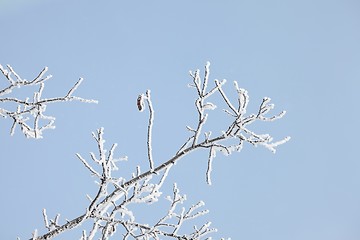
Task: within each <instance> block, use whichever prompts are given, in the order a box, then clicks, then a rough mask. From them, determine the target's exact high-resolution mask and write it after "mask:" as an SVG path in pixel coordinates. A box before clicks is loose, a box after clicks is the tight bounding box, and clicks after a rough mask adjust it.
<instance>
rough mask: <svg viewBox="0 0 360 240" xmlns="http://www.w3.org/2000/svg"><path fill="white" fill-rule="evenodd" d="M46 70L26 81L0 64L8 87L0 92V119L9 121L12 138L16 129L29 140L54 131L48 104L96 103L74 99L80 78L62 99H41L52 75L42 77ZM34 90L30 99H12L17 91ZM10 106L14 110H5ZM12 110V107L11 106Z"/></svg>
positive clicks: (8, 66) (80, 81)
mask: <svg viewBox="0 0 360 240" xmlns="http://www.w3.org/2000/svg"><path fill="white" fill-rule="evenodd" d="M47 71H48V68H47V67H45V68H44V69H43V70H42V71H41V72H40V73H39V74H38V75H37V76H36V77H35V78H34V79H33V80H26V79H23V78H21V77H20V75H19V74H17V73H16V72H15V70H14V69H13V68H12V67H11V66H10V65H7V68H5V67H3V66H2V65H0V72H1V73H2V74H3V75H4V77H5V79H6V81H7V84H6V87H4V88H2V89H0V104H1V103H2V105H0V116H2V117H4V118H7V117H8V118H10V119H12V121H13V123H12V126H11V128H10V134H11V135H13V134H14V132H15V128H16V126H19V127H20V129H21V131H22V132H23V134H24V135H25V136H26V137H28V138H42V137H43V131H44V130H47V129H54V128H55V125H54V122H55V117H54V116H47V115H45V111H46V108H47V106H48V104H50V103H55V102H66V101H74V100H76V101H81V102H86V103H97V101H96V100H92V99H84V98H81V97H77V96H74V95H73V93H74V92H75V91H76V89H77V88H78V87H79V86H80V84H81V83H82V81H83V79H82V78H80V79H79V80H78V81H77V82H76V83H75V85H74V86H73V87H72V88H71V89H70V90H69V91H68V92H67V93H66V94H65V96H63V97H54V98H42V94H43V91H44V88H45V82H46V81H47V80H49V79H51V77H52V76H51V75H47V76H46V75H45V74H46V72H47ZM25 87H37V88H38V90H37V91H35V92H34V94H33V96H32V98H31V97H30V96H27V97H24V99H20V98H17V97H14V96H11V94H12V93H14V92H16V90H17V89H19V88H25ZM5 104H7V105H6V106H8V105H9V104H15V105H16V107H15V109H14V107H13V108H12V109H6V106H5ZM10 108H11V107H10Z"/></svg>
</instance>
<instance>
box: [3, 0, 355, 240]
mask: <svg viewBox="0 0 360 240" xmlns="http://www.w3.org/2000/svg"><path fill="white" fill-rule="evenodd" d="M359 12H360V3H359V1H356V0H311V1H310V0H301V1H300V0H294V1H287V0H274V1H267V0H256V1H253V0H252V1H248V0H247V1H243V0H232V1H231V0H229V1H215V0H197V1H190V0H182V1H164V0H161V1H114V0H110V1H89V0H86V1H85V0H77V1H70V0H61V1H60V0H52V1H45V0H37V1H20V0H16V1H15V0H2V1H0V22H1V37H0V45H1V48H0V49H1V50H0V63H1V64H2V65H6V64H10V65H12V66H13V68H14V69H15V70H17V72H18V73H19V74H20V75H21V76H22V77H23V78H28V79H30V78H33V77H34V76H36V75H37V74H38V72H39V71H40V70H41V69H42V68H43V67H44V66H48V67H49V73H51V74H52V75H53V76H54V77H53V79H52V80H51V81H49V82H48V84H47V86H46V87H47V88H46V89H45V90H46V92H45V93H46V94H48V95H46V96H48V97H50V96H58V95H62V94H65V93H66V91H67V90H68V89H69V88H70V87H71V86H72V84H73V83H75V81H76V80H77V79H78V78H79V77H84V78H85V81H84V83H83V84H82V85H81V87H80V88H79V90H78V92H77V94H78V95H80V96H82V97H87V98H94V99H97V100H99V104H97V105H96V104H81V103H66V104H56V105H54V106H52V107H51V106H50V107H49V111H50V112H51V113H52V114H54V115H55V116H57V122H56V125H57V128H56V129H55V130H51V131H48V132H46V133H45V137H44V139H42V140H26V139H25V138H24V137H23V135H21V134H20V132H17V133H16V134H15V136H13V137H11V136H9V129H10V127H11V122H10V120H8V119H1V123H0V134H1V145H0V149H1V155H0V159H1V167H0V171H1V174H0V188H1V197H0V212H1V219H0V239H16V237H17V236H20V237H21V238H22V239H27V238H29V237H30V236H31V232H32V231H33V230H34V229H35V228H37V229H39V231H40V233H43V232H44V228H43V219H42V214H41V211H42V208H46V209H47V211H48V213H49V216H50V217H52V216H54V215H55V214H56V213H61V217H62V218H61V219H62V220H64V219H65V218H67V219H72V218H74V217H76V216H78V215H80V214H82V213H83V212H84V209H85V207H86V204H87V199H86V197H85V195H86V194H87V193H88V194H93V193H94V191H95V189H96V186H95V185H94V184H93V181H94V180H95V179H93V178H91V177H90V176H89V173H88V172H87V170H86V169H85V168H84V167H83V166H82V164H81V163H80V162H79V161H78V160H77V159H76V157H75V153H77V152H78V153H81V154H82V155H83V156H87V154H88V152H89V151H95V150H96V145H95V144H94V142H93V140H92V138H91V132H92V131H95V130H96V129H97V128H99V127H104V128H105V137H106V139H107V143H108V144H111V143H113V142H117V143H119V149H118V155H121V156H122V155H128V156H129V161H130V162H131V163H130V165H131V164H132V163H133V164H140V163H141V164H143V163H144V162H145V161H146V135H145V134H146V123H147V116H146V114H144V113H139V112H138V111H137V108H136V98H137V96H138V94H139V93H141V92H144V91H145V90H146V89H151V90H152V99H153V104H154V108H155V111H156V116H155V125H154V132H153V137H154V138H153V142H154V158H155V162H161V161H164V160H166V159H168V158H169V157H171V156H172V155H173V154H174V153H175V152H176V151H177V149H178V148H179V146H181V144H182V143H183V142H184V140H185V139H186V138H187V136H188V133H187V132H186V129H185V126H186V125H194V124H195V122H196V115H195V108H194V104H193V102H194V100H195V99H194V97H195V94H194V92H192V91H193V90H192V89H189V88H187V84H188V83H189V82H190V80H191V79H190V78H189V76H188V71H189V70H193V69H197V68H200V69H203V66H204V64H205V63H206V61H210V62H211V76H210V77H211V80H213V79H215V78H218V79H223V78H226V79H227V80H228V83H229V85H228V88H227V91H229V94H230V95H231V94H234V92H233V93H231V90H232V87H231V86H232V84H231V82H232V81H233V80H237V81H238V83H239V85H240V86H241V87H243V88H246V89H247V90H248V91H249V94H250V98H251V102H250V109H253V110H255V109H256V107H257V105H258V104H259V103H260V102H261V99H262V97H264V96H269V97H271V98H272V100H273V102H274V103H275V104H276V110H275V112H278V111H281V110H283V109H285V110H287V113H288V114H287V115H286V117H285V118H283V119H281V120H279V121H278V122H275V123H269V124H261V125H259V126H258V130H259V131H264V132H269V133H272V134H273V135H274V137H276V138H282V137H285V136H288V135H290V136H291V137H292V140H291V141H290V142H289V143H287V144H285V145H282V146H280V147H279V148H278V151H277V153H276V154H275V155H274V154H272V153H271V152H269V151H268V150H266V149H263V148H260V147H258V148H254V147H252V146H250V145H246V146H245V148H244V149H243V151H242V152H241V153H238V154H234V155H231V156H229V157H225V156H222V155H221V154H218V157H217V158H216V159H215V162H214V171H213V186H211V187H209V186H207V185H206V183H205V178H204V175H205V170H206V161H207V153H206V152H205V151H204V152H199V153H196V154H194V155H191V156H188V157H186V158H184V159H183V160H182V161H181V163H179V164H177V165H176V166H175V167H174V168H173V169H172V171H173V172H172V175H171V177H170V178H169V179H168V185H166V186H165V188H164V189H163V192H164V195H168V194H170V190H171V184H172V182H174V181H176V182H177V183H178V186H179V188H180V190H181V191H182V192H183V193H186V194H187V196H188V199H189V200H188V204H191V203H195V202H196V201H198V200H204V201H205V203H206V207H207V208H208V209H209V210H210V213H209V214H208V215H207V216H205V217H204V218H203V219H201V220H202V221H208V220H211V221H212V223H213V226H214V227H217V228H218V229H219V234H218V235H216V236H217V237H219V236H224V237H232V239H246V240H265V239H266V240H289V239H291V240H303V239H306V240H319V239H326V240H358V239H360V228H359V224H360V158H359V153H358V150H356V148H358V138H359V133H360V131H359V130H360V129H359V117H360V114H359V110H358V103H357V101H358V98H359V94H358V92H359V88H360V67H359V66H360V44H359V43H360V14H359ZM0 81H5V79H4V78H1V79H0ZM232 96H235V94H234V95H232ZM0 107H1V106H0ZM210 118H211V116H210ZM213 121H214V122H217V124H218V125H217V126H220V127H221V126H222V125H221V124H222V123H221V121H217V120H216V118H214V119H213ZM254 130H256V126H254ZM130 165H129V166H130ZM125 166H127V165H125ZM129 166H127V168H125V169H122V171H123V172H124V173H125V172H126V173H127V174H129V173H130V172H132V171H133V168H132V167H133V166H131V167H129ZM163 203H164V202H163ZM160 204H162V203H160ZM164 206H165V205H164ZM151 215H152V213H151V211H150V212H149V213H147V216H146V217H151ZM199 220H200V219H199ZM196 223H197V224H198V225H199V224H200V222H196ZM79 236H80V235H77V234H74V235H72V236H71V237H70V235H68V239H79ZM59 239H64V238H63V237H59Z"/></svg>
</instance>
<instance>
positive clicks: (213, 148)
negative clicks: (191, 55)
mask: <svg viewBox="0 0 360 240" xmlns="http://www.w3.org/2000/svg"><path fill="white" fill-rule="evenodd" d="M209 69H210V63H207V64H206V66H205V74H204V75H205V76H204V78H203V80H201V77H200V71H199V70H197V71H195V72H190V75H191V77H192V83H191V84H189V86H190V87H192V88H195V90H196V93H197V95H198V96H197V98H196V100H195V107H196V111H197V114H198V121H197V123H196V124H195V127H190V126H187V130H188V131H189V132H190V136H189V137H188V138H187V140H186V141H185V142H184V143H183V144H182V145H181V146H180V148H179V150H178V151H176V152H175V154H174V155H173V156H172V157H170V158H169V159H168V160H166V161H164V162H162V163H158V165H156V166H155V163H154V161H153V158H152V147H151V145H152V144H151V143H152V126H153V122H154V111H153V107H152V102H151V98H150V91H149V90H148V91H147V92H146V94H141V95H139V97H138V99H137V107H138V109H139V111H143V110H144V109H145V101H146V103H147V105H148V107H149V113H150V115H149V123H148V132H147V147H148V148H147V161H148V162H149V163H150V164H149V168H148V169H146V170H145V171H141V169H140V166H138V167H137V168H136V171H135V172H134V173H133V174H132V175H131V177H130V179H128V180H127V179H125V178H124V177H115V174H114V173H115V171H116V170H118V168H119V166H117V162H118V161H121V160H127V158H126V157H123V158H114V150H115V148H116V144H113V145H112V147H111V149H110V151H109V153H107V150H106V149H105V145H104V143H105V140H104V137H103V133H104V131H103V129H102V128H101V129H99V130H98V131H97V132H96V133H93V137H94V139H95V141H96V143H97V152H98V153H97V154H95V153H90V160H87V159H86V158H83V157H82V156H81V155H80V154H77V157H78V159H79V160H80V161H81V162H82V164H83V165H84V166H85V167H86V169H88V170H89V172H90V174H91V175H92V176H94V177H96V178H97V179H98V180H97V185H98V190H97V193H96V194H95V196H94V197H90V196H87V197H88V199H89V201H90V203H89V206H87V207H86V209H85V210H84V213H83V214H82V215H80V216H79V217H77V218H75V219H73V220H71V221H67V222H65V223H63V225H59V224H58V221H56V224H50V223H49V221H48V220H47V217H46V218H45V217H44V219H45V227H46V228H47V229H48V231H49V232H48V233H46V234H44V235H42V236H37V237H34V238H33V239H36V240H40V239H41V240H42V239H51V238H53V237H55V236H57V235H59V234H60V233H62V232H64V231H67V230H69V229H72V228H74V227H78V226H79V225H81V224H82V222H84V221H85V220H90V219H91V220H92V221H93V227H92V228H91V229H90V231H89V232H87V231H85V230H84V231H83V233H82V236H81V239H82V240H91V239H97V237H98V235H100V236H101V239H109V238H110V237H111V236H123V239H163V238H164V237H166V238H174V239H194V240H195V239H196V240H198V239H202V238H203V237H204V236H205V235H210V234H211V233H213V232H215V231H216V229H213V228H210V224H211V223H210V222H207V223H205V224H203V225H202V226H200V227H196V226H194V228H193V229H194V230H193V231H192V232H190V233H189V232H187V233H180V232H181V229H182V228H181V227H182V226H183V225H184V222H185V221H188V220H191V219H194V218H197V217H200V216H203V215H205V214H206V213H207V212H208V211H207V210H199V209H200V208H201V207H202V206H203V205H204V203H203V202H202V201H200V202H199V203H197V204H194V205H193V206H191V207H190V208H188V209H187V210H186V208H184V207H182V208H181V209H179V208H178V206H180V205H181V204H183V202H184V201H185V200H186V196H185V195H180V193H179V189H178V188H177V185H176V184H174V188H173V196H172V197H167V198H166V199H168V200H169V201H170V206H169V209H168V211H167V212H166V213H165V215H164V216H163V217H160V218H159V219H158V220H157V221H154V224H152V225H151V224H147V223H141V222H140V221H139V219H138V216H136V214H135V212H134V211H133V206H134V205H135V204H155V203H156V202H158V201H159V200H161V198H160V197H161V196H162V192H161V191H160V190H161V187H162V186H163V183H164V181H165V180H166V178H167V176H168V174H169V172H170V169H171V168H172V166H173V165H175V163H176V162H177V161H179V160H180V159H182V158H183V157H184V156H185V155H188V154H190V153H191V152H193V151H196V150H199V149H208V150H209V154H208V162H207V171H206V181H207V183H208V184H211V173H212V170H213V169H212V162H213V160H214V159H215V158H216V156H217V155H216V153H217V152H219V151H220V152H223V153H224V154H225V155H230V154H232V153H233V152H234V151H240V150H241V149H242V147H243V145H244V143H250V144H251V145H254V146H257V145H262V146H264V147H265V148H267V149H269V150H270V151H272V152H275V150H276V147H277V146H279V145H281V144H283V143H285V142H287V141H288V140H289V139H290V138H289V137H285V138H284V139H282V140H279V141H273V138H272V137H271V136H270V135H269V134H263V133H256V132H255V131H253V130H251V129H250V128H249V126H250V124H252V123H254V122H255V121H266V122H268V121H274V120H277V119H280V118H281V117H283V116H284V114H285V112H281V113H279V114H277V115H274V116H270V117H269V116H267V115H266V114H268V113H269V111H270V110H272V109H273V108H274V105H273V104H270V98H267V97H266V98H264V99H263V100H262V102H261V104H260V106H259V110H258V111H257V112H256V113H254V114H247V106H248V104H249V96H248V93H247V91H246V90H245V89H242V88H239V86H238V83H237V82H236V81H235V82H234V88H235V91H234V92H235V94H236V99H237V101H235V102H233V101H231V100H230V99H231V98H229V97H228V96H227V94H226V93H225V91H224V89H223V87H224V85H225V83H226V81H225V80H222V81H218V80H215V84H214V86H213V87H209V74H210V70H209ZM217 92H218V93H219V94H220V96H221V98H222V100H223V101H224V103H225V105H226V106H227V109H225V110H224V111H225V114H226V115H227V116H228V117H229V118H230V119H231V121H229V122H230V123H229V124H224V125H223V126H222V129H224V130H222V131H219V132H218V133H215V134H214V133H212V132H210V131H208V132H203V128H204V126H205V124H206V122H207V120H208V118H210V115H209V113H208V111H210V110H215V108H216V105H215V104H214V103H212V102H208V98H210V97H211V96H212V95H213V94H215V93H217ZM70 94H71V93H70ZM220 124H221V123H220ZM149 208H150V207H149ZM50 227H51V229H50ZM119 232H120V233H119ZM116 234H120V235H116ZM208 239H211V238H208Z"/></svg>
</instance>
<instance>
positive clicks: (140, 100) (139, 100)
mask: <svg viewBox="0 0 360 240" xmlns="http://www.w3.org/2000/svg"><path fill="white" fill-rule="evenodd" d="M136 104H137V107H138V109H139V111H140V112H142V111H144V109H145V103H144V95H142V94H140V95H139V96H138V98H137V101H136Z"/></svg>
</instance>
